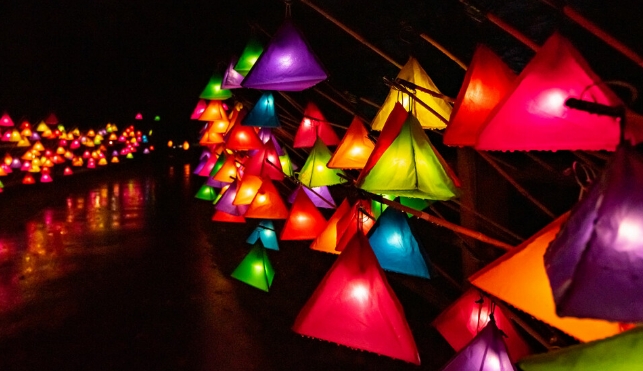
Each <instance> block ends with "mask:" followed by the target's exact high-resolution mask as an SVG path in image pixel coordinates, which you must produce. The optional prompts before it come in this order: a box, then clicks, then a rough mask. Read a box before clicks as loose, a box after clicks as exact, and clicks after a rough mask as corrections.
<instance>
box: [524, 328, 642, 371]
mask: <svg viewBox="0 0 643 371" xmlns="http://www.w3.org/2000/svg"><path fill="white" fill-rule="evenodd" d="M641 365H643V328H640V327H639V328H635V329H632V330H630V331H627V332H625V333H622V334H620V335H616V336H613V337H611V338H608V339H604V340H599V341H594V342H591V343H587V344H579V345H572V346H570V347H567V348H562V349H557V350H553V351H550V352H547V353H543V354H538V355H535V356H531V357H528V358H525V359H523V360H521V361H520V363H519V366H520V369H521V370H523V371H630V370H639V369H641Z"/></svg>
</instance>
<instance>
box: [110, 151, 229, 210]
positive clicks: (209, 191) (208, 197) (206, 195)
mask: <svg viewBox="0 0 643 371" xmlns="http://www.w3.org/2000/svg"><path fill="white" fill-rule="evenodd" d="M114 158H118V157H114ZM194 197H195V198H198V199H200V200H205V201H214V199H215V198H216V197H217V191H216V190H214V188H212V187H210V186H209V185H207V184H204V185H202V186H201V188H199V190H198V191H197V193H196V195H195V196H194Z"/></svg>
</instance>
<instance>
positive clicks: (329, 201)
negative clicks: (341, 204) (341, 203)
mask: <svg viewBox="0 0 643 371" xmlns="http://www.w3.org/2000/svg"><path fill="white" fill-rule="evenodd" d="M302 189H303V190H304V192H306V195H307V196H308V198H310V200H311V201H312V202H313V204H314V205H315V206H316V207H319V208H322V209H334V208H335V207H337V206H336V205H335V201H333V197H332V196H331V195H330V191H329V190H328V187H326V186H321V187H315V188H308V187H306V186H303V185H301V184H300V185H298V186H297V188H295V190H294V191H293V192H292V193H291V194H290V196H288V202H290V203H293V202H295V198H297V194H298V193H299V192H301V190H302Z"/></svg>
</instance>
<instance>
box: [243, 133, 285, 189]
mask: <svg viewBox="0 0 643 371" xmlns="http://www.w3.org/2000/svg"><path fill="white" fill-rule="evenodd" d="M244 168H245V174H252V175H256V176H260V177H268V178H270V179H273V180H279V181H281V180H283V179H284V173H283V171H282V169H281V162H280V161H279V156H278V155H277V151H276V150H275V146H274V145H273V144H272V141H268V143H266V144H264V145H262V146H261V149H260V150H258V151H256V152H255V153H254V154H253V155H252V156H250V158H248V159H247V160H246V162H245V163H244Z"/></svg>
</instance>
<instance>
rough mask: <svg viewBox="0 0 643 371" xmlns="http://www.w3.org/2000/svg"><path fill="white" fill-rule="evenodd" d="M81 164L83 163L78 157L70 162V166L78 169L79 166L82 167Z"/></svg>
mask: <svg viewBox="0 0 643 371" xmlns="http://www.w3.org/2000/svg"><path fill="white" fill-rule="evenodd" d="M83 163H84V161H83V158H82V157H80V156H76V157H74V158H73V159H72V160H71V166H76V167H80V166H83Z"/></svg>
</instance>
